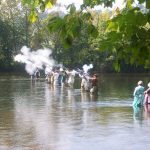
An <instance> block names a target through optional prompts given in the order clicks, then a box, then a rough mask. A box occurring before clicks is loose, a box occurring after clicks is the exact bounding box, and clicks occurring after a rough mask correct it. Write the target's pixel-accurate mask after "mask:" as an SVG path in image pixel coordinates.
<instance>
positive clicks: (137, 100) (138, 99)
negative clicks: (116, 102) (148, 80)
mask: <svg viewBox="0 0 150 150" xmlns="http://www.w3.org/2000/svg"><path fill="white" fill-rule="evenodd" d="M133 96H134V101H133V104H132V106H133V107H140V106H142V105H143V100H144V87H143V81H139V82H138V83H137V87H135V89H134V93H133Z"/></svg>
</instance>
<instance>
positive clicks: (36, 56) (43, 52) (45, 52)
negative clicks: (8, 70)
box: [14, 46, 56, 75]
mask: <svg viewBox="0 0 150 150" xmlns="http://www.w3.org/2000/svg"><path fill="white" fill-rule="evenodd" d="M20 51H21V54H18V55H16V56H15V57H14V60H15V61H17V62H20V63H24V64H25V70H26V71H27V73H28V74H30V75H32V74H33V73H34V72H35V70H36V68H39V69H44V67H46V66H54V65H55V63H56V62H55V60H54V59H53V58H52V57H50V55H51V54H52V50H50V49H48V48H44V49H39V50H37V51H31V50H30V48H28V47H26V46H23V47H22V48H21V50H20Z"/></svg>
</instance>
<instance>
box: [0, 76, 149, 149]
mask: <svg viewBox="0 0 150 150" xmlns="http://www.w3.org/2000/svg"><path fill="white" fill-rule="evenodd" d="M141 79H142V80H143V81H144V83H145V87H146V88H147V83H148V82H149V80H150V78H149V75H148V74H147V75H139V74H128V75H126V74H109V75H100V79H99V80H100V83H99V93H98V95H95V96H93V95H90V94H89V93H86V92H81V91H80V81H79V79H77V80H76V82H75V88H74V89H70V88H62V87H51V86H50V85H49V84H47V83H45V81H44V79H41V80H40V81H36V82H32V81H31V80H30V79H29V78H28V77H22V76H0V150H99V149H102V150H141V149H142V150H147V149H148V147H150V138H149V135H150V133H149V130H150V109H149V113H148V109H144V108H142V109H139V110H133V108H132V106H131V104H132V101H133V99H132V93H133V90H134V87H135V86H136V82H137V81H138V80H141Z"/></svg>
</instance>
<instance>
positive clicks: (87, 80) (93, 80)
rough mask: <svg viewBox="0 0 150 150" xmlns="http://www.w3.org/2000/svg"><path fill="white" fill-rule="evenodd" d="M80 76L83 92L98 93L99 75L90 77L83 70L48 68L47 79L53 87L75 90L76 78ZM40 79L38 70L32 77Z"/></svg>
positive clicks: (46, 70)
mask: <svg viewBox="0 0 150 150" xmlns="http://www.w3.org/2000/svg"><path fill="white" fill-rule="evenodd" d="M76 75H78V76H79V77H80V78H81V90H83V91H87V92H90V93H97V92H98V76H97V74H93V75H91V76H90V75H89V73H87V72H84V71H83V70H80V69H78V70H73V69H65V68H58V67H55V68H46V69H45V79H46V81H47V83H49V84H51V85H53V86H57V85H58V86H62V87H71V88H73V86H74V82H75V76H76ZM39 77H40V71H39V70H38V68H37V69H36V71H35V72H34V74H33V75H32V76H31V78H32V79H38V78H39Z"/></svg>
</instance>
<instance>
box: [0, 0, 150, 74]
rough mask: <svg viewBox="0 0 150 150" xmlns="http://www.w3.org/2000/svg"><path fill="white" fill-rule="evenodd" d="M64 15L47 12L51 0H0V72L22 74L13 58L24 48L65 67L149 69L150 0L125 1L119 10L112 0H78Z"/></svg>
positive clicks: (127, 70)
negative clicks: (80, 2) (102, 7)
mask: <svg viewBox="0 0 150 150" xmlns="http://www.w3.org/2000/svg"><path fill="white" fill-rule="evenodd" d="M83 2H84V3H83V5H82V6H81V9H80V10H77V9H76V8H75V6H74V5H73V4H71V5H69V6H68V8H67V9H68V14H63V13H62V12H61V14H60V12H50V13H49V12H48V11H47V10H48V9H52V8H53V7H54V6H55V4H56V1H54V0H22V1H21V0H2V1H1V3H0V70H1V71H16V70H19V71H21V70H23V68H24V65H23V64H19V63H17V62H15V61H14V56H15V55H17V54H18V53H19V52H20V49H21V47H22V46H24V45H26V46H28V47H30V48H31V49H32V50H34V51H36V50H38V49H40V48H44V47H47V48H50V49H51V50H52V51H53V53H52V55H53V58H54V59H55V60H56V61H57V62H60V63H62V64H63V65H64V66H67V67H81V66H83V64H91V63H92V64H93V66H94V69H95V70H96V71H98V72H115V71H120V72H147V71H149V68H150V11H149V9H150V1H148V0H138V2H139V4H137V5H133V2H134V1H132V0H127V1H126V5H125V7H124V9H119V8H117V9H115V10H112V9H111V10H110V9H105V10H104V11H100V10H99V11H96V10H94V9H93V7H94V6H96V5H101V4H103V5H105V7H112V2H113V0H105V1H104V0H95V1H92V0H84V1H83Z"/></svg>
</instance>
